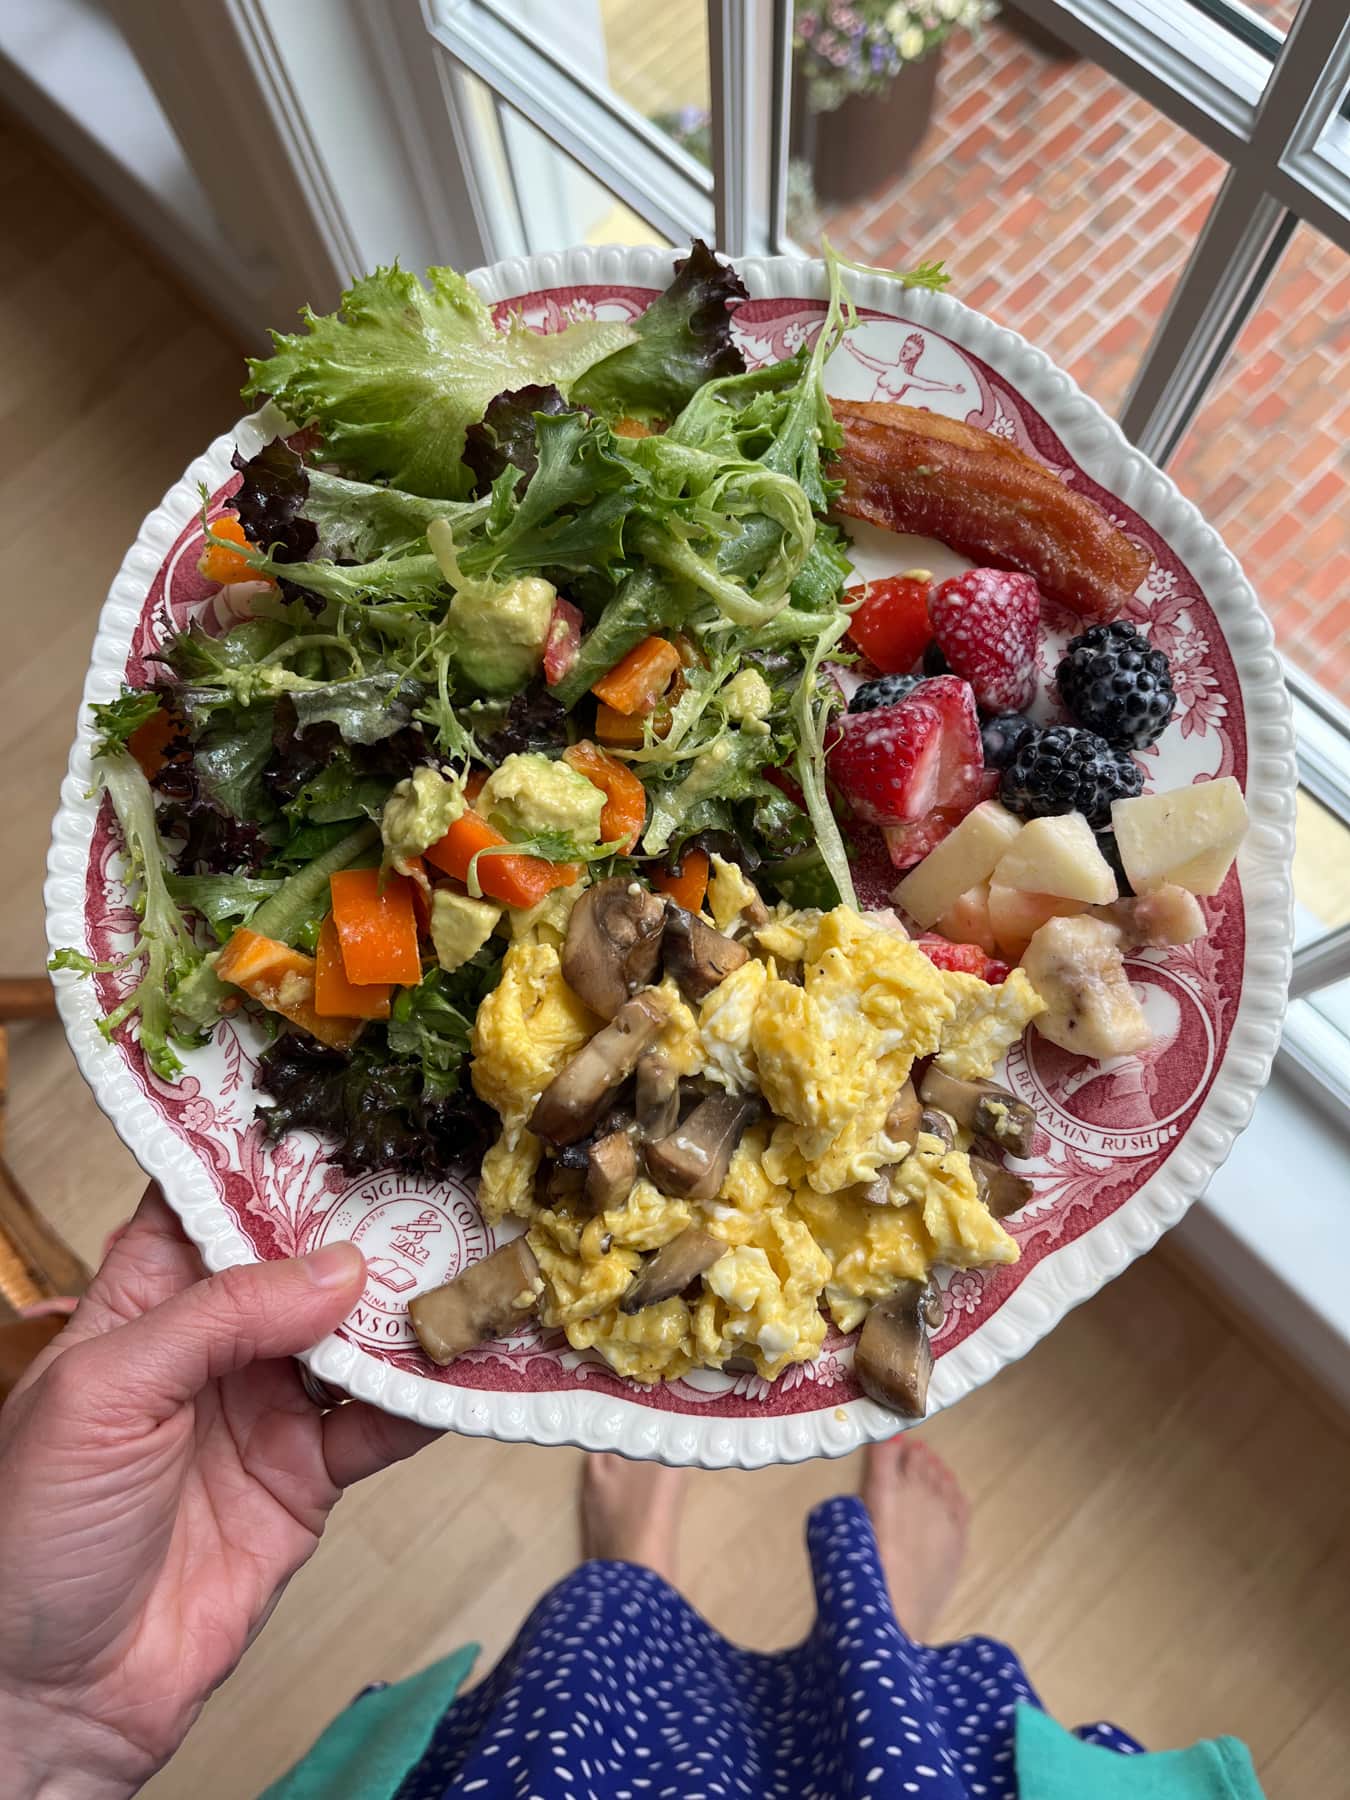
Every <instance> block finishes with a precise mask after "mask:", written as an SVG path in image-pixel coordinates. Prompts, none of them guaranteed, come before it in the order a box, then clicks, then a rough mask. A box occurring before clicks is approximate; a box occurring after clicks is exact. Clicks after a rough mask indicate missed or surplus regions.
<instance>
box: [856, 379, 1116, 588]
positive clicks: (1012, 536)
mask: <svg viewBox="0 0 1350 1800" xmlns="http://www.w3.org/2000/svg"><path fill="white" fill-rule="evenodd" d="M831 405H832V406H833V408H834V415H835V417H836V419H838V421H839V423H840V425H841V427H842V428H843V433H844V445H843V449H842V451H841V453H840V461H839V465H838V467H837V468H836V470H835V471H834V473H836V474H842V475H843V478H844V492H843V494H842V496H841V497H840V499H839V500H838V501H836V503H835V504H836V506H837V508H838V510H839V511H840V512H843V513H847V514H848V516H849V517H850V518H854V519H867V520H869V521H870V522H871V523H872V524H874V525H882V526H885V527H886V528H887V529H888V530H890V531H911V532H916V533H918V534H919V535H920V536H923V537H934V538H937V539H939V540H940V541H941V542H942V543H944V544H947V545H949V546H950V547H951V549H953V550H956V551H959V552H960V554H961V555H962V556H968V557H970V558H971V559H972V560H973V561H974V562H975V563H977V564H979V565H981V566H983V567H988V568H996V569H1017V570H1020V571H1021V573H1023V574H1025V575H1031V576H1034V577H1035V579H1036V581H1037V582H1039V584H1040V588H1041V592H1042V593H1043V594H1044V595H1045V596H1046V597H1047V599H1051V600H1057V601H1059V602H1060V603H1061V604H1062V605H1064V606H1067V607H1069V608H1070V609H1071V610H1072V611H1074V612H1076V613H1078V614H1080V615H1081V616H1082V617H1083V618H1085V619H1113V618H1115V616H1116V614H1117V613H1118V612H1119V611H1120V609H1121V608H1122V607H1123V606H1124V605H1125V603H1126V601H1127V600H1128V599H1129V598H1130V596H1131V595H1132V594H1133V593H1134V591H1135V589H1136V588H1137V587H1138V586H1139V584H1140V582H1141V581H1142V580H1143V579H1144V576H1145V575H1146V574H1147V573H1148V569H1149V562H1150V558H1149V555H1148V552H1147V551H1146V550H1145V549H1143V547H1142V546H1141V545H1139V544H1137V543H1135V542H1134V541H1133V539H1131V538H1128V537H1126V535H1125V533H1124V532H1123V531H1121V530H1119V529H1118V528H1117V527H1116V526H1115V525H1113V524H1112V523H1111V521H1110V519H1108V518H1107V516H1106V514H1105V513H1104V512H1103V511H1102V509H1101V507H1100V506H1098V505H1097V504H1096V503H1095V502H1094V501H1091V500H1088V499H1086V498H1085V497H1084V496H1083V495H1082V494H1077V493H1075V492H1074V491H1073V489H1072V488H1070V487H1067V486H1066V485H1065V484H1064V482H1062V481H1060V480H1059V479H1058V477H1056V476H1055V475H1053V474H1052V473H1051V472H1050V470H1049V469H1047V468H1046V467H1045V466H1044V464H1042V463H1039V462H1037V461H1036V460H1035V458H1034V457H1031V456H1028V455H1027V454H1026V453H1025V452H1024V451H1022V450H1019V449H1018V448H1017V447H1016V446H1015V445H1013V444H1009V443H1007V442H1005V440H1004V439H1002V438H998V437H995V436H994V434H993V432H991V431H983V430H981V429H980V427H979V426H976V425H967V424H964V423H963V422H962V421H960V420H957V419H944V418H942V417H941V416H940V415H938V414H937V413H930V412H921V411H920V410H919V409H918V408H917V407H913V406H897V405H892V404H887V403H884V402H877V401H869V400H834V401H832V402H831Z"/></svg>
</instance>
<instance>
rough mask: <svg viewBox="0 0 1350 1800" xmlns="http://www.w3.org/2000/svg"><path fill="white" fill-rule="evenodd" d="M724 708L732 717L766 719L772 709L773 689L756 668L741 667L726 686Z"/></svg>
mask: <svg viewBox="0 0 1350 1800" xmlns="http://www.w3.org/2000/svg"><path fill="white" fill-rule="evenodd" d="M725 704H726V709H727V714H728V717H730V718H733V719H742V720H746V719H766V718H767V717H768V716H769V714H770V712H771V711H772V710H773V690H772V688H770V686H769V684H768V682H767V681H765V679H764V677H763V676H762V675H761V674H760V672H759V670H758V669H742V670H741V672H740V674H739V675H737V676H735V677H733V679H732V680H731V681H729V682H728V683H727V686H726V702H725Z"/></svg>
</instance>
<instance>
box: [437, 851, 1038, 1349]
mask: <svg viewBox="0 0 1350 1800" xmlns="http://www.w3.org/2000/svg"><path fill="white" fill-rule="evenodd" d="M715 865H716V866H715V873H714V878H713V882H712V883H711V884H710V889H709V905H710V908H711V910H712V914H713V917H714V919H715V920H716V921H717V922H718V924H719V925H726V926H729V927H730V928H731V929H733V930H735V929H737V928H738V926H740V925H741V923H742V920H743V915H744V913H745V910H746V907H747V905H748V903H749V899H750V898H751V893H752V891H742V890H743V889H748V884H746V883H745V882H744V878H743V877H742V876H741V874H740V871H739V870H738V869H736V867H735V865H734V864H729V863H722V862H721V861H720V859H715ZM539 924H540V925H541V926H543V929H542V930H538V929H536V930H534V931H531V932H530V933H529V934H528V935H526V936H523V937H520V938H518V939H517V940H516V941H515V942H514V943H513V944H512V946H511V948H510V949H509V950H508V952H507V955H506V959H505V962H504V963H503V972H502V980H501V983H500V985H499V986H498V988H497V989H496V990H495V991H494V992H493V993H492V994H490V995H489V996H488V998H487V999H486V1000H485V1001H484V1002H483V1004H482V1006H481V1007H480V1008H479V1013H478V1018H477V1021H476V1022H475V1026H474V1035H473V1057H474V1060H473V1069H472V1073H473V1084H474V1087H475V1089H476V1091H477V1092H478V1093H479V1094H480V1095H481V1096H482V1097H483V1098H484V1099H486V1100H488V1101H490V1102H491V1104H492V1105H493V1106H494V1107H496V1109H497V1111H498V1112H499V1113H500V1114H501V1117H502V1127H503V1128H502V1134H501V1137H500V1139H499V1140H498V1142H497V1143H496V1144H495V1145H494V1146H493V1147H492V1149H491V1150H490V1151H489V1152H488V1154H487V1157H486V1159H485V1161H484V1164H483V1173H482V1182H481V1186H480V1191H479V1200H480V1205H481V1206H482V1208H483V1211H484V1214H485V1216H487V1217H488V1218H489V1219H490V1220H493V1221H495V1220H496V1219H498V1218H500V1217H501V1216H503V1214H504V1213H506V1212H508V1211H509V1212H515V1213H518V1214H520V1215H521V1216H524V1217H527V1218H528V1219H529V1220H530V1230H529V1242H530V1245H531V1247H532V1249H533V1250H534V1253H535V1256H536V1257H537V1258H538V1261H539V1266H540V1270H541V1273H542V1275H543V1278H544V1283H545V1290H544V1296H543V1301H542V1305H541V1310H540V1316H541V1318H542V1320H543V1323H544V1324H545V1325H547V1326H551V1327H557V1328H561V1329H562V1330H563V1331H564V1332H565V1333H566V1336H567V1339H568V1342H569V1343H570V1344H571V1345H572V1346H573V1347H574V1348H575V1349H578V1350H588V1349H595V1350H598V1351H599V1352H600V1354H601V1355H602V1356H603V1357H604V1358H605V1360H606V1361H607V1362H608V1363H609V1364H610V1366H611V1367H612V1368H613V1369H615V1370H616V1371H617V1372H618V1373H619V1374H621V1375H624V1376H628V1377H630V1378H632V1379H633V1380H636V1381H641V1382H655V1381H662V1380H670V1379H673V1378H675V1377H676V1376H678V1375H681V1374H684V1373H685V1372H686V1371H687V1370H688V1369H690V1368H692V1367H695V1366H704V1367H711V1368H721V1367H724V1366H725V1365H727V1364H728V1363H732V1364H736V1365H748V1366H751V1367H753V1368H754V1369H755V1371H756V1372H757V1373H758V1374H759V1375H761V1376H762V1377H763V1378H764V1379H766V1380H772V1379H773V1378H774V1377H775V1376H776V1375H778V1374H779V1373H781V1371H782V1370H783V1369H784V1368H786V1367H787V1366H788V1364H789V1363H793V1362H805V1361H810V1360H811V1359H812V1358H813V1357H815V1356H816V1355H817V1354H818V1353H819V1350H820V1347H821V1344H822V1342H823V1340H824V1335H825V1331H826V1318H825V1313H824V1312H823V1311H822V1307H824V1308H825V1309H826V1310H827V1311H828V1314H829V1317H830V1318H831V1319H832V1320H833V1321H834V1323H835V1324H836V1325H837V1326H838V1327H839V1329H841V1330H843V1331H852V1330H854V1329H856V1328H857V1326H858V1325H860V1324H861V1322H862V1320H863V1319H864V1318H865V1317H866V1315H867V1312H868V1310H869V1309H870V1307H871V1306H872V1304H873V1303H874V1302H875V1301H877V1300H879V1299H881V1298H883V1297H884V1296H885V1295H887V1294H889V1293H891V1292H892V1291H893V1290H894V1288H895V1286H896V1285H897V1283H898V1282H900V1281H902V1280H922V1279H924V1278H926V1276H927V1274H928V1272H929V1270H930V1269H931V1268H932V1266H933V1265H934V1264H935V1263H945V1264H948V1265H951V1266H954V1267H958V1268H978V1267H982V1266H984V1265H988V1264H999V1263H1009V1262H1014V1261H1016V1259H1017V1255H1018V1250H1017V1245H1016V1243H1015V1241H1014V1240H1013V1238H1012V1237H1010V1236H1009V1234H1008V1232H1007V1231H1005V1230H1004V1228H1003V1226H1002V1225H1001V1224H1000V1223H999V1222H998V1221H997V1220H996V1219H994V1218H993V1217H991V1215H990V1213H989V1211H988V1209H987V1208H986V1207H985V1205H984V1204H983V1202H982V1201H981V1199H980V1197H979V1193H978V1191H977V1188H976V1184H975V1179H974V1175H973V1173H972V1171H971V1166H970V1159H969V1157H968V1155H967V1154H966V1153H965V1151H964V1150H963V1149H961V1148H956V1149H948V1148H947V1147H946V1146H945V1144H944V1143H943V1142H942V1140H941V1139H940V1138H937V1137H935V1136H931V1135H929V1134H926V1133H922V1132H921V1133H919V1134H918V1139H917V1142H916V1143H914V1144H908V1143H903V1142H897V1141H895V1140H893V1139H892V1138H890V1137H889V1136H888V1135H887V1133H886V1129H885V1127H886V1123H887V1118H888V1115H889V1113H890V1109H891V1106H892V1104H893V1102H894V1100H895V1098H896V1095H897V1093H898V1091H899V1089H900V1088H901V1087H902V1085H903V1084H904V1082H905V1080H906V1078H907V1076H908V1075H909V1072H910V1069H911V1066H912V1064H913V1063H914V1061H915V1059H916V1058H918V1057H923V1056H936V1058H937V1062H938V1065H939V1067H941V1068H943V1069H944V1070H946V1071H947V1072H948V1073H950V1074H952V1075H954V1076H958V1077H961V1078H963V1079H967V1080H974V1079H978V1078H981V1077H985V1076H988V1075H990V1074H991V1073H992V1072H993V1070H994V1067H995V1066H996V1064H997V1062H998V1060H999V1058H1000V1057H1001V1056H1002V1055H1003V1053H1004V1051H1005V1050H1006V1049H1007V1048H1008V1047H1009V1046H1010V1045H1011V1044H1012V1043H1013V1042H1014V1041H1015V1040H1016V1039H1017V1038H1018V1037H1019V1036H1020V1035H1021V1033H1022V1031H1023V1030H1024V1029H1025V1027H1026V1025H1027V1024H1028V1022H1029V1021H1030V1020H1031V1019H1032V1018H1034V1017H1035V1015H1036V1014H1037V1013H1038V1012H1039V1011H1041V1010H1042V1006H1043V1002H1042V1001H1041V999H1040V996H1039V995H1038V994H1037V993H1036V991H1035V989H1034V988H1033V987H1032V985H1031V983H1030V982H1029V981H1028V980H1027V977H1026V975H1025V974H1024V973H1023V971H1022V970H1020V969H1015V970H1014V971H1013V973H1012V974H1011V975H1010V977H1009V978H1008V980H1007V981H1006V982H1005V983H1004V984H1003V985H1002V986H1001V987H990V986H989V985H988V984H987V983H985V982H983V981H979V980H977V979H976V978H975V977H974V976H970V975H962V974H954V973H950V972H946V971H941V970H938V969H937V968H935V967H934V965H933V964H932V963H931V962H930V961H929V960H928V958H927V957H926V956H925V955H924V953H923V952H922V950H920V949H919V947H918V945H917V944H915V943H913V942H911V941H910V940H909V939H908V938H907V937H906V936H905V935H904V933H903V932H902V931H900V930H898V929H896V928H895V926H894V925H893V924H892V923H891V922H890V921H889V920H888V919H887V918H886V917H885V916H884V915H878V916H867V915H861V914H859V913H856V912H853V911H852V910H850V909H849V908H847V907H837V908H835V909H834V911H832V912H827V913H820V912H816V911H811V910H806V911H799V912H792V911H790V910H788V909H785V908H780V910H779V912H778V914H777V915H776V916H775V917H773V918H771V919H770V920H769V921H768V923H767V924H764V925H761V926H758V927H756V928H755V929H753V930H751V931H743V934H742V938H741V941H742V942H744V943H745V944H746V946H747V948H749V949H751V950H752V952H753V954H752V955H751V957H750V960H749V961H747V962H746V963H745V964H743V965H742V967H741V968H739V969H737V970H735V971H734V972H733V973H732V974H731V975H729V976H728V977H727V978H726V979H725V980H724V981H723V982H721V983H720V984H719V985H718V986H717V987H716V988H714V989H713V991H712V992H711V993H710V994H709V995H708V996H707V997H706V998H705V999H704V1000H703V1001H702V1002H701V1003H700V1004H699V1005H697V1006H696V1007H695V1006H690V1005H689V1004H688V1003H686V1002H685V1000H684V999H683V998H682V997H681V996H680V994H679V992H678V990H677V988H676V987H675V985H674V983H673V982H672V981H671V980H670V979H669V978H667V979H666V980H664V981H663V982H662V983H661V988H660V991H661V992H662V993H663V995H664V996H665V998H666V1000H667V1001H668V1003H669V1010H668V1021H667V1024H666V1026H665V1028H664V1030H663V1032H662V1034H661V1038H660V1047H661V1049H662V1050H663V1051H664V1052H665V1053H666V1054H667V1055H668V1056H669V1057H670V1058H671V1060H672V1061H673V1062H674V1064H675V1066H676V1068H677V1069H678V1070H679V1072H680V1074H681V1075H685V1076H698V1077H701V1078H702V1079H703V1080H704V1081H706V1082H709V1083H712V1084H714V1085H716V1086H719V1087H722V1088H725V1089H727V1090H729V1091H731V1092H735V1093H758V1094H760V1095H762V1097H763V1099H764V1102H765V1105H766V1108H767V1110H768V1113H769V1114H771V1115H772V1116H766V1117H765V1118H763V1119H761V1120H760V1121H759V1122H758V1123H756V1124H753V1125H752V1126H751V1127H750V1128H749V1129H748V1130H747V1131H746V1132H745V1134H744V1135H743V1137H742V1138H741V1141H740V1144H739V1146H738V1147H737V1149H736V1152H735V1154H734V1155H733V1157H732V1159H731V1164H730V1167H729V1169H728V1171H727V1174H726V1177H725V1179H724V1181H723V1183H722V1186H721V1188H720V1190H719V1192H718V1194H717V1196H716V1197H715V1199H713V1200H709V1201H704V1202H697V1203H696V1202H690V1201H682V1200H675V1199H670V1198H668V1197H666V1196H665V1195H663V1194H661V1193H659V1192H658V1190H657V1189H656V1188H655V1187H654V1186H653V1185H652V1183H651V1182H650V1181H648V1180H646V1179H645V1178H643V1179H639V1180H638V1182H637V1183H636V1184H635V1186H634V1187H633V1190H632V1192H631V1193H630V1195H629V1197H628V1199H627V1200H626V1201H625V1203H624V1204H623V1205H622V1206H620V1207H616V1208H612V1209H611V1210H609V1211H607V1212H604V1213H601V1214H596V1215H593V1214H592V1213H591V1212H590V1211H589V1209H588V1208H587V1207H586V1206H585V1204H584V1202H581V1201H578V1202H577V1203H576V1206H575V1210H573V1208H572V1206H571V1204H570V1203H569V1204H560V1205H558V1206H555V1207H553V1208H541V1207H537V1206H536V1204H535V1202H534V1178H535V1172H536V1169H537V1168H538V1165H539V1161H540V1156H541V1148H542V1147H541V1145H540V1144H539V1141H538V1140H537V1139H536V1138H535V1137H534V1136H533V1135H532V1134H531V1133H530V1132H529V1131H528V1130H527V1129H526V1120H527V1119H528V1118H529V1116H530V1112H531V1110H532V1109H533V1106H534V1103H535V1100H536V1099H537V1098H538V1095H539V1094H540V1092H541V1091H542V1090H543V1088H544V1087H545V1086H546V1085H547V1083H548V1082H549V1081H550V1080H552V1078H553V1076H554V1075H556V1074H557V1073H558V1072H559V1070H560V1069H561V1068H562V1067H563V1065H564V1064H565V1063H566V1062H567V1061H568V1059H569V1058H570V1057H571V1055H572V1054H573V1052H574V1051H575V1050H577V1049H579V1048H580V1046H581V1045H582V1044H583V1043H584V1042H586V1041H587V1040H588V1039H589V1038H590V1036H591V1035H592V1034H593V1032H594V1031H595V1030H596V1029H597V1028H598V1025H599V1021H598V1020H597V1019H595V1017H594V1016H593V1015H592V1014H591V1013H589V1012H588V1011H587V1009H586V1008H585V1007H584V1006H582V1004H581V1002H580V1001H579V1000H578V999H577V998H576V997H575V995H573V994H572V993H571V991H570V989H569V988H568V987H567V985H566V983H565V982H564V981H563V979H562V969H561V959H560V955H559V949H558V945H557V943H556V942H555V941H553V940H554V939H555V938H559V937H560V935H561V933H560V932H559V930H558V926H559V925H561V926H563V927H565V916H564V917H563V918H562V919H560V920H558V921H557V923H556V924H555V923H554V922H553V921H552V920H549V921H548V922H547V923H545V920H544V918H543V917H541V918H540V921H539ZM780 970H789V971H792V972H793V973H794V974H796V975H798V976H799V977H800V979H799V980H789V979H787V977H786V975H785V974H783V973H780ZM690 1225H694V1226H698V1227H700V1228H701V1229H703V1230H705V1231H708V1232H710V1233H712V1235H713V1236H714V1237H717V1238H719V1239H721V1240H722V1241H723V1242H724V1243H725V1245H726V1247H727V1248H726V1252H725V1254H724V1255H722V1256H721V1257H720V1258H719V1259H718V1260H716V1261H715V1262H714V1263H713V1264H712V1266H711V1267H710V1268H708V1269H706V1270H705V1272H704V1274H703V1276H702V1278H701V1281H700V1282H699V1285H698V1290H697V1293H696V1295H695V1292H694V1290H692V1289H691V1290H689V1292H688V1293H686V1295H685V1296H676V1297H674V1298H671V1299H668V1300H664V1301H661V1302H660V1303H659V1304H657V1305H652V1306H648V1307H645V1308H643V1309H642V1310H641V1311H640V1312H638V1313H636V1314H633V1315H631V1316H630V1315H628V1314H625V1313H623V1312H622V1311H621V1310H620V1306H619V1303H620V1301H621V1299H622V1297H623V1295H624V1293H625V1292H626V1290H627V1288H628V1286H629V1284H630V1282H631V1281H632V1278H633V1276H634V1274H635V1273H636V1271H637V1270H638V1268H639V1266H640V1264H641V1262H642V1259H643V1257H644V1256H647V1255H649V1254H650V1253H652V1252H653V1251H656V1250H659V1249H660V1248H661V1247H662V1246H663V1245H665V1244H667V1243H669V1242H670V1241H671V1240H672V1239H673V1238H675V1237H676V1236H677V1235H678V1234H679V1233H680V1232H681V1231H683V1230H684V1229H685V1228H686V1227H688V1226H690Z"/></svg>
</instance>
